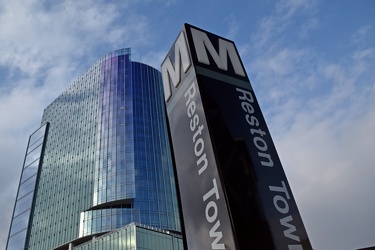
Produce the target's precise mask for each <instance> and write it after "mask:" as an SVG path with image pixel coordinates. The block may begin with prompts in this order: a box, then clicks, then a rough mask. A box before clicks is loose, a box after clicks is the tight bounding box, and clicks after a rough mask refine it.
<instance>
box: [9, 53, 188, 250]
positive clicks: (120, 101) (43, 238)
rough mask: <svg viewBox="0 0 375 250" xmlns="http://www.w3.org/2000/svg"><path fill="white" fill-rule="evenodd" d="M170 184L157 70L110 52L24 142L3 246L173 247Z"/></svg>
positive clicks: (177, 242) (175, 220)
mask: <svg viewBox="0 0 375 250" xmlns="http://www.w3.org/2000/svg"><path fill="white" fill-rule="evenodd" d="M174 180H175V179H174V173H173V166H172V159H171V152H170V145H169V141H168V134H167V129H166V122H165V111H164V99H163V94H162V83H161V74H160V72H158V71H157V70H156V69H154V68H152V67H150V66H148V65H145V64H142V63H137V62H133V61H131V53H130V49H123V50H118V51H115V52H112V53H110V54H108V55H106V56H104V57H103V58H101V59H100V60H99V61H98V62H97V63H95V64H94V65H93V66H92V67H91V68H90V69H89V70H88V71H87V72H86V73H85V74H83V75H82V76H81V77H79V78H78V79H77V80H76V81H75V82H74V83H73V84H72V85H71V86H70V87H69V88H68V89H66V90H65V91H64V92H63V93H62V94H61V95H60V96H58V97H57V98H56V99H55V100H54V101H53V102H52V103H51V104H50V105H49V106H48V107H47V108H46V109H45V110H44V113H43V118H42V122H41V127H40V128H39V129H38V130H37V131H36V132H35V133H33V134H32V135H31V136H30V139H29V144H28V147H27V151H26V156H25V161H24V166H23V171H22V175H21V180H20V186H19V189H18V193H17V198H16V204H15V209H14V212H13V219H12V223H11V228H10V232H9V237H8V242H7V249H8V250H13V249H16V250H19V249H117V248H114V247H112V248H110V247H111V246H112V244H113V246H120V247H119V248H118V249H150V248H147V247H141V246H143V245H142V244H143V243H139V242H138V241H139V240H141V239H142V237H143V238H147V237H149V239H148V241H147V240H146V241H147V242H148V243H150V242H151V243H152V244H153V245H156V244H159V243H160V244H166V248H163V249H182V240H181V237H180V234H179V232H180V231H181V227H180V220H179V215H178V204H177V198H176V197H177V195H176V188H175V181H174ZM135 235H139V236H137V237H135ZM123 237H125V239H124V238H123ZM135 239H136V240H135ZM128 240H129V241H128ZM100 242H102V243H100ZM116 242H117V243H116ZM124 242H125V243H124ZM129 242H130V243H129ZM137 242H138V243H137ZM142 242H143V241H142ZM163 242H164V243H163ZM165 242H169V243H165ZM128 243H129V244H128ZM148 243H144V244H148ZM100 244H104V245H105V244H107V245H108V246H110V247H105V246H104V245H103V246H102V247H100V246H99V245H100ZM121 244H123V245H121ZM124 244H125V245H126V244H128V245H127V246H129V248H121V246H125V245H124ZM168 244H171V245H170V246H169V245H168ZM167 245H168V247H167ZM137 246H138V247H137ZM176 246H177V247H176ZM178 247H180V248H178Z"/></svg>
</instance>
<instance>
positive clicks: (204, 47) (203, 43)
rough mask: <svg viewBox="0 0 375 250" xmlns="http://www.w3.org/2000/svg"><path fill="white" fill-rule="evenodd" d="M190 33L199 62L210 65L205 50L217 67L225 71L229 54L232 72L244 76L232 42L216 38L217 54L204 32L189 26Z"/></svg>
mask: <svg viewBox="0 0 375 250" xmlns="http://www.w3.org/2000/svg"><path fill="white" fill-rule="evenodd" d="M191 34H192V36H193V42H194V47H195V51H196V53H197V58H198V61H199V62H201V63H204V64H206V65H210V61H209V60H208V55H207V51H208V52H209V53H210V55H211V56H212V58H213V60H214V61H215V63H216V66H217V67H218V68H219V69H222V70H225V71H227V70H228V61H227V58H228V56H229V59H230V61H231V62H232V65H233V68H234V72H235V73H236V74H237V75H239V76H246V74H245V70H244V69H243V67H242V64H241V61H240V58H239V56H238V54H237V51H236V49H235V47H234V43H232V42H229V41H226V40H223V39H220V38H218V39H219V54H218V53H217V51H216V49H215V48H214V46H213V45H212V43H211V41H210V39H209V38H208V36H207V34H206V33H205V32H203V31H200V30H196V29H194V28H191Z"/></svg>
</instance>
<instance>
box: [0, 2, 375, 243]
mask: <svg viewBox="0 0 375 250" xmlns="http://www.w3.org/2000/svg"><path fill="white" fill-rule="evenodd" d="M374 10H375V1H372V0H358V1H349V0H344V1H336V0H332V1H323V0H265V1H264V0H255V1H243V0H242V1H239V0H220V1H217V0H203V1H202V0H199V1H197V0H191V1H183V0H125V1H114V0H113V1H104V0H103V1H100V0H98V1H94V0H80V1H75V0H61V1H48V0H43V1H41V0H12V1H8V0H0V159H1V160H0V169H1V174H0V190H1V191H0V203H1V206H0V249H5V244H6V238H7V235H8V230H9V224H10V219H11V215H12V211H13V206H14V200H15V195H16V192H17V187H18V181H19V176H20V173H21V167H22V163H23V157H24V153H25V150H26V145H27V141H28V136H29V135H30V134H31V133H32V132H33V131H35V130H36V129H37V128H38V127H39V125H40V120H41V116H42V112H43V109H44V108H45V107H46V106H47V105H48V104H49V103H50V102H51V101H53V100H54V99H55V98H56V97H57V95H58V94H59V93H61V92H62V91H63V90H64V89H65V88H66V87H67V86H68V85H69V84H70V83H72V82H73V80H74V79H75V78H77V77H78V76H80V75H81V74H82V73H84V71H85V70H87V69H88V68H89V67H90V66H91V65H92V64H94V63H95V62H96V61H97V60H98V59H99V58H100V57H102V56H103V55H105V54H106V53H108V52H110V51H113V50H116V49H119V48H124V47H131V48H132V58H133V60H136V61H141V62H144V63H147V64H151V65H153V66H154V67H157V68H159V65H160V63H161V62H162V60H163V58H164V56H165V55H166V52H167V51H168V50H169V48H170V46H171V45H172V43H173V42H174V40H175V38H176V37H177V35H178V33H179V31H180V30H181V28H182V25H183V23H185V22H188V23H190V24H193V25H195V26H198V27H200V28H203V29H206V30H208V31H211V32H213V33H215V34H218V35H221V36H224V37H227V38H229V39H232V40H234V41H235V43H236V45H237V47H238V49H239V51H240V54H241V57H242V60H243V62H244V64H245V67H246V70H247V73H248V75H249V77H250V80H251V82H252V85H253V88H254V90H255V93H256V95H257V98H258V100H259V102H260V105H261V108H262V110H263V113H264V115H265V118H266V121H267V123H268V126H269V128H270V131H271V135H272V137H273V139H274V142H275V144H276V148H277V150H278V153H279V156H280V158H281V161H282V163H283V166H284V169H285V172H286V174H287V177H288V179H289V182H290V185H291V188H292V191H293V193H294V196H295V198H296V201H297V204H298V206H299V209H300V212H301V215H302V218H303V220H304V223H305V226H306V229H307V232H308V234H309V237H310V240H311V242H312V245H313V247H314V249H317V250H335V249H337V250H339V249H340V250H342V249H344V250H345V249H356V248H360V247H366V246H371V245H375V194H374V190H375V181H374V179H375V146H374V144H375V131H374V130H375V15H374Z"/></svg>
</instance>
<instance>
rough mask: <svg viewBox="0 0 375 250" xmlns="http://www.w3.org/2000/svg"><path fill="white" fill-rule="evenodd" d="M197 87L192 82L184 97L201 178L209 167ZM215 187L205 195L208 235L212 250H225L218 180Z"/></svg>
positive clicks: (214, 183) (214, 184) (213, 181)
mask: <svg viewBox="0 0 375 250" xmlns="http://www.w3.org/2000/svg"><path fill="white" fill-rule="evenodd" d="M195 95H196V87H195V83H194V82H192V83H191V85H190V86H189V88H188V89H187V90H186V92H185V94H184V97H185V98H186V114H187V116H188V117H189V118H190V122H189V127H190V131H191V132H192V142H193V144H194V146H193V147H194V154H195V156H196V159H197V160H196V166H197V171H198V175H199V176H200V175H201V174H203V173H204V172H205V170H206V169H207V167H208V160H207V156H206V153H205V148H204V145H205V142H204V139H203V137H202V133H204V132H205V130H203V129H204V126H203V124H200V123H199V121H200V119H199V115H198V114H197V113H195V111H196V102H195V100H194V99H195ZM212 183H213V187H212V188H211V189H210V190H209V191H207V193H206V194H204V195H203V197H202V198H203V202H205V205H206V209H205V217H206V220H207V222H208V223H210V224H212V227H211V229H210V231H209V232H207V233H208V235H209V236H210V238H212V243H211V249H225V244H224V243H219V241H220V240H221V239H222V238H223V232H222V231H221V230H220V220H219V219H218V214H219V208H218V206H217V203H216V202H217V201H218V200H219V199H220V195H219V190H218V188H217V184H216V178H213V179H212Z"/></svg>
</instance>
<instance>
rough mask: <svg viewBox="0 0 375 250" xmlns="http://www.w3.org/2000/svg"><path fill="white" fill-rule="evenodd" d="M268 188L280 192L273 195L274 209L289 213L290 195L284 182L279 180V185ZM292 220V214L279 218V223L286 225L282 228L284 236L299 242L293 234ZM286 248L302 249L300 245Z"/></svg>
mask: <svg viewBox="0 0 375 250" xmlns="http://www.w3.org/2000/svg"><path fill="white" fill-rule="evenodd" d="M269 189H270V191H271V192H277V193H280V194H277V195H275V196H274V197H273V205H274V206H275V208H276V210H277V211H278V212H279V213H281V214H287V213H289V204H288V201H287V200H289V199H290V195H289V192H288V189H287V188H286V185H285V182H283V181H281V186H280V187H277V186H269ZM282 194H283V195H282ZM284 196H285V198H284ZM292 222H293V217H292V215H288V216H286V217H284V218H281V219H280V224H281V225H282V226H284V227H286V229H285V230H284V236H285V237H287V238H289V239H291V240H294V241H297V242H301V240H300V238H299V237H298V236H297V235H294V234H293V233H295V232H296V231H297V228H296V227H295V226H294V225H293V224H291V223H292ZM288 248H289V250H299V249H301V250H302V249H303V248H302V246H301V245H289V246H288Z"/></svg>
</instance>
